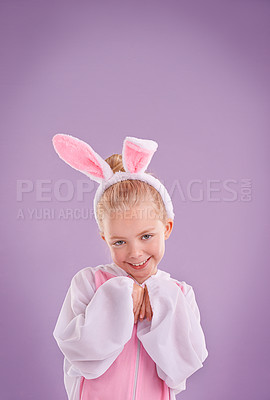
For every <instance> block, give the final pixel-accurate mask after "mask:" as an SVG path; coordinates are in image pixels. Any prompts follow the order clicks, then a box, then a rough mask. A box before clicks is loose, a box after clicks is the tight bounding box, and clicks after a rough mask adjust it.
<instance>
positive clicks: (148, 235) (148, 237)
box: [142, 233, 153, 240]
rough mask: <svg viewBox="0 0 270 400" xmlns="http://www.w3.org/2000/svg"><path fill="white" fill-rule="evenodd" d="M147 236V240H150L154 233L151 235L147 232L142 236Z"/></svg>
mask: <svg viewBox="0 0 270 400" xmlns="http://www.w3.org/2000/svg"><path fill="white" fill-rule="evenodd" d="M146 236H147V238H146V239H145V240H148V239H150V238H151V237H152V236H153V235H150V234H148V233H146V234H145V235H143V236H142V237H143V238H144V237H146Z"/></svg>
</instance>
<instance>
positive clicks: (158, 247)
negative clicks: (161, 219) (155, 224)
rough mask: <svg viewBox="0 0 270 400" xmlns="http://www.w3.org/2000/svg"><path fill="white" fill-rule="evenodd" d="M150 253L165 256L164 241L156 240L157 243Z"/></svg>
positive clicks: (153, 245)
mask: <svg viewBox="0 0 270 400" xmlns="http://www.w3.org/2000/svg"><path fill="white" fill-rule="evenodd" d="M150 251H152V252H153V253H154V254H158V255H160V254H163V252H164V243H163V241H162V240H160V239H159V240H156V241H155V242H153V243H152V244H151V247H150Z"/></svg>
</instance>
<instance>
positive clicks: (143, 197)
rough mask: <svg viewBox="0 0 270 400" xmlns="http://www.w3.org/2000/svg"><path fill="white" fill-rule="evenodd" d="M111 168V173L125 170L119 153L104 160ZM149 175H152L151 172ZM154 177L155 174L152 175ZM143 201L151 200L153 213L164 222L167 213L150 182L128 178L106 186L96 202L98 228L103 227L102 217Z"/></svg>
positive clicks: (128, 208)
mask: <svg viewBox="0 0 270 400" xmlns="http://www.w3.org/2000/svg"><path fill="white" fill-rule="evenodd" d="M105 161H106V162H107V163H108V164H109V165H110V167H111V169H112V170H113V173H115V172H118V171H121V172H125V169H124V167H123V163H122V155H121V154H113V155H112V156H110V157H108V158H106V160H105ZM148 174H149V175H152V176H154V174H152V173H148ZM154 177H155V176H154ZM143 201H146V202H152V203H153V208H154V210H155V215H156V216H158V218H159V219H160V220H161V221H162V222H163V223H164V224H165V223H166V221H167V219H168V215H167V212H166V208H165V205H164V202H163V200H162V197H161V195H160V193H159V192H158V191H157V190H156V189H155V188H154V187H153V186H151V185H150V184H148V183H146V182H143V181H140V180H137V179H128V180H124V181H120V182H117V183H115V184H113V185H111V186H109V187H108V189H106V190H105V192H104V193H103V195H102V197H101V199H100V200H99V202H98V204H97V218H98V223H99V226H100V230H101V231H104V229H103V218H104V216H105V215H110V214H111V213H118V212H120V213H121V212H125V211H128V210H130V209H131V208H133V207H135V206H136V205H138V204H139V203H142V202H143Z"/></svg>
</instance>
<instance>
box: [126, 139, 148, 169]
mask: <svg viewBox="0 0 270 400" xmlns="http://www.w3.org/2000/svg"><path fill="white" fill-rule="evenodd" d="M153 153H154V152H153V151H151V150H147V149H142V148H141V147H140V146H137V145H136V144H134V143H131V142H126V144H125V149H124V156H125V161H126V166H127V169H128V170H129V172H132V173H136V172H140V171H141V170H144V169H145V167H146V166H147V165H148V163H149V160H150V159H151V157H152V155H153Z"/></svg>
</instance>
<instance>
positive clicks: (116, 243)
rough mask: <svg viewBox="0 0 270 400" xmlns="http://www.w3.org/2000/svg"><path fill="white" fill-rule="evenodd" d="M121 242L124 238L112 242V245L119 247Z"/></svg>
mask: <svg viewBox="0 0 270 400" xmlns="http://www.w3.org/2000/svg"><path fill="white" fill-rule="evenodd" d="M119 243H120V244H119ZM122 243H124V240H118V241H117V242H115V243H113V246H116V247H119V246H121V244H122Z"/></svg>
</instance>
